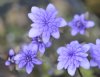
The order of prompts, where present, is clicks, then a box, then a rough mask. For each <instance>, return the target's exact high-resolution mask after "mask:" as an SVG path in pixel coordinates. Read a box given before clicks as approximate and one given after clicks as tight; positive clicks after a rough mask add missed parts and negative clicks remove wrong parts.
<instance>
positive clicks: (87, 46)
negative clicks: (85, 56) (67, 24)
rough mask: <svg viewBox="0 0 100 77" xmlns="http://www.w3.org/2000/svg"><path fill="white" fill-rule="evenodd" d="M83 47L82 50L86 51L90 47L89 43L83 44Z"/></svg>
mask: <svg viewBox="0 0 100 77" xmlns="http://www.w3.org/2000/svg"><path fill="white" fill-rule="evenodd" d="M83 49H84V52H87V51H88V50H89V49H90V45H89V44H84V45H83Z"/></svg>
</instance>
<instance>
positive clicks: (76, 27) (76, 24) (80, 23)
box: [68, 14, 95, 36]
mask: <svg viewBox="0 0 100 77" xmlns="http://www.w3.org/2000/svg"><path fill="white" fill-rule="evenodd" d="M68 25H69V26H70V27H71V29H72V30H71V34H72V35H73V36H75V35H76V34H77V33H80V34H84V33H85V30H86V29H87V28H91V27H93V26H94V25H95V24H94V22H93V21H90V20H86V18H85V15H84V14H82V15H80V16H79V15H75V16H74V19H73V20H72V21H70V22H69V24H68Z"/></svg>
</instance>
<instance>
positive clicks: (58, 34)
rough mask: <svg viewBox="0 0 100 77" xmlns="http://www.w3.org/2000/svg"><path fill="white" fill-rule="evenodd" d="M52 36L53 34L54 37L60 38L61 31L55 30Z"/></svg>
mask: <svg viewBox="0 0 100 77" xmlns="http://www.w3.org/2000/svg"><path fill="white" fill-rule="evenodd" d="M52 36H53V37H54V38H56V39H58V38H59V37H60V33H59V31H56V32H53V33H52Z"/></svg>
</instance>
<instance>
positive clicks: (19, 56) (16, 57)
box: [14, 54, 22, 60]
mask: <svg viewBox="0 0 100 77" xmlns="http://www.w3.org/2000/svg"><path fill="white" fill-rule="evenodd" d="M21 56H22V55H21V54H17V55H16V56H15V57H14V60H20V58H21Z"/></svg>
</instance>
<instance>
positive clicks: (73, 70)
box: [67, 66, 76, 76]
mask: <svg viewBox="0 0 100 77" xmlns="http://www.w3.org/2000/svg"><path fill="white" fill-rule="evenodd" d="M67 71H68V73H69V74H70V75H71V76H74V75H75V71H76V67H74V68H71V67H70V66H69V67H68V70H67Z"/></svg>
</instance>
